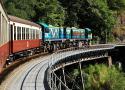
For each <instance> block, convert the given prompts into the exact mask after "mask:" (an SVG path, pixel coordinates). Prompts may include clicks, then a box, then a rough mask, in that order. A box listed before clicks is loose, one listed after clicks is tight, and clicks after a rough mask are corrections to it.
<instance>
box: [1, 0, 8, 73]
mask: <svg viewBox="0 0 125 90" xmlns="http://www.w3.org/2000/svg"><path fill="white" fill-rule="evenodd" d="M8 56H9V30H8V16H7V14H6V11H5V9H4V6H3V2H2V1H1V0H0V73H1V71H2V68H3V67H4V65H5V62H6V59H7V58H8Z"/></svg>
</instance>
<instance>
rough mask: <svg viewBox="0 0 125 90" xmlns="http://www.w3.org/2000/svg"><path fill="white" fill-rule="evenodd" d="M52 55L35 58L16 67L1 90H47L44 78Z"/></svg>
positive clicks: (0, 87)
mask: <svg viewBox="0 0 125 90" xmlns="http://www.w3.org/2000/svg"><path fill="white" fill-rule="evenodd" d="M49 59H50V55H48V56H44V57H40V58H37V59H34V60H32V61H30V62H27V63H25V64H23V65H21V66H19V67H18V68H17V69H15V70H14V71H13V72H12V73H11V74H10V75H9V76H8V77H7V79H6V80H5V81H4V82H3V83H2V84H1V86H0V90H45V88H44V84H43V80H44V73H45V70H46V69H47V67H48V64H47V62H48V60H49Z"/></svg>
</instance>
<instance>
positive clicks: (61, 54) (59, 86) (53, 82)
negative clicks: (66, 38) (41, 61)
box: [47, 44, 115, 90]
mask: <svg viewBox="0 0 125 90" xmlns="http://www.w3.org/2000/svg"><path fill="white" fill-rule="evenodd" d="M113 48H115V45H112V44H111V45H93V46H85V47H71V48H68V49H64V50H58V51H56V52H54V53H53V54H52V55H51V58H50V59H51V60H48V70H47V82H48V85H49V87H50V90H71V89H69V88H68V86H66V84H65V82H63V81H62V79H61V77H58V76H57V75H56V74H55V72H54V71H53V69H54V65H55V64H56V62H57V61H59V60H61V59H63V58H66V57H68V56H71V55H75V54H79V53H82V52H84V51H89V50H98V49H99V50H101V49H113ZM74 51H75V52H74Z"/></svg>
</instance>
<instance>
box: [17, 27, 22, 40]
mask: <svg viewBox="0 0 125 90" xmlns="http://www.w3.org/2000/svg"><path fill="white" fill-rule="evenodd" d="M17 40H21V27H17Z"/></svg>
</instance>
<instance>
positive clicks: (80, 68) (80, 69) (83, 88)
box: [79, 62, 85, 90]
mask: <svg viewBox="0 0 125 90" xmlns="http://www.w3.org/2000/svg"><path fill="white" fill-rule="evenodd" d="M79 71H80V74H81V79H82V80H81V81H82V90H85V86H84V80H83V73H82V67H81V62H79Z"/></svg>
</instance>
